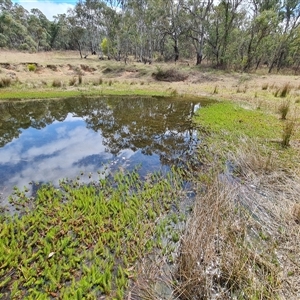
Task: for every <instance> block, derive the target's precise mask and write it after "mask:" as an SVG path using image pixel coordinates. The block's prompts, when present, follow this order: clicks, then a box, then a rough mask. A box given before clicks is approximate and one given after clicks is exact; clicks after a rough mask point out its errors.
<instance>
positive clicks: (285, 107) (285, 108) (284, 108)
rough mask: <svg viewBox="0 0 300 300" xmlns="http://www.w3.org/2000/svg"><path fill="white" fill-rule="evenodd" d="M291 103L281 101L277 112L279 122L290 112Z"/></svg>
mask: <svg viewBox="0 0 300 300" xmlns="http://www.w3.org/2000/svg"><path fill="white" fill-rule="evenodd" d="M290 106H291V103H290V101H283V102H281V104H280V105H279V107H278V112H279V114H280V118H281V120H285V119H286V116H287V114H288V112H289V110H290Z"/></svg>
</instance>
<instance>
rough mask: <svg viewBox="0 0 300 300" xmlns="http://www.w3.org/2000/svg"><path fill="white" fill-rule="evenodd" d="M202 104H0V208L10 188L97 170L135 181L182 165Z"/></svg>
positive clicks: (128, 100)
mask: <svg viewBox="0 0 300 300" xmlns="http://www.w3.org/2000/svg"><path fill="white" fill-rule="evenodd" d="M208 102H209V100H205V99H203V100H201V101H200V100H188V99H183V98H180V99H170V98H162V97H159V98H155V97H101V98H95V99H94V98H93V99H92V98H81V99H78V98H77V99H61V100H42V101H25V102H4V103H1V104H0V204H1V205H6V204H7V198H8V196H9V195H10V194H11V193H12V191H13V188H14V187H18V188H19V189H23V188H24V187H26V188H27V189H28V193H27V195H29V196H30V195H31V194H32V193H33V192H34V191H35V190H36V189H37V187H38V186H40V185H41V184H42V183H48V182H52V183H53V184H58V181H59V180H60V179H63V178H69V179H72V178H75V177H76V176H79V175H80V176H81V180H82V181H84V182H85V181H86V182H89V181H91V180H97V178H98V177H99V175H98V174H99V172H100V173H101V174H104V175H105V174H108V173H109V172H114V171H115V170H118V169H124V170H131V169H134V168H135V167H136V166H139V172H140V174H141V176H145V175H146V174H147V173H149V172H154V171H158V170H168V169H169V168H170V167H171V166H173V165H176V164H180V163H182V162H183V161H187V160H189V159H190V157H191V156H192V155H193V153H194V151H195V148H196V146H197V143H198V138H197V133H196V130H195V128H194V124H193V122H192V117H193V115H194V113H195V111H196V110H197V109H198V108H199V107H200V106H201V105H205V104H206V103H208Z"/></svg>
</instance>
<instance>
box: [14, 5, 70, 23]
mask: <svg viewBox="0 0 300 300" xmlns="http://www.w3.org/2000/svg"><path fill="white" fill-rule="evenodd" d="M63 1H64V0H58V1H55V2H54V1H36V0H19V1H13V2H15V3H18V4H20V5H21V6H23V7H24V8H25V9H26V10H28V11H29V12H30V10H31V9H33V8H37V9H39V10H40V11H41V12H42V13H43V14H44V15H45V16H46V17H47V19H48V20H50V21H53V16H57V15H58V14H64V13H67V10H68V9H69V8H74V6H75V3H76V2H75V1H74V2H73V3H72V1H66V2H63Z"/></svg>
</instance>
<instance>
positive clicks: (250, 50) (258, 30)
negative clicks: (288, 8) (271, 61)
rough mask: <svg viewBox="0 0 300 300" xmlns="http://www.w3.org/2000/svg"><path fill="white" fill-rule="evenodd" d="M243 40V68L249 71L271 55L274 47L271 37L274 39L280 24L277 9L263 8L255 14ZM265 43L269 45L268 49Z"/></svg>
mask: <svg viewBox="0 0 300 300" xmlns="http://www.w3.org/2000/svg"><path fill="white" fill-rule="evenodd" d="M249 23H250V24H249V27H248V29H247V30H246V32H245V39H244V41H243V45H244V47H243V49H242V50H243V53H242V65H243V70H244V71H248V70H249V69H250V68H252V67H253V66H254V65H258V64H259V63H260V62H261V61H262V60H264V59H267V57H268V56H269V55H271V53H270V51H272V49H273V47H272V44H270V38H271V37H272V38H273V39H274V37H275V33H276V30H277V28H278V24H279V18H278V12H277V11H276V10H272V9H270V10H263V11H262V12H260V13H258V14H257V15H254V17H253V19H252V20H251V21H250V22H249ZM265 45H268V46H269V47H268V48H267V49H266V47H265ZM266 51H267V52H266Z"/></svg>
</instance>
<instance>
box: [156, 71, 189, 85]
mask: <svg viewBox="0 0 300 300" xmlns="http://www.w3.org/2000/svg"><path fill="white" fill-rule="evenodd" d="M152 77H153V78H155V79H156V80H158V81H169V82H173V81H184V80H185V79H187V77H188V76H187V75H186V74H184V73H182V72H181V71H178V70H176V69H174V68H171V69H167V70H163V69H161V68H158V69H157V72H155V73H153V74H152Z"/></svg>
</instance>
